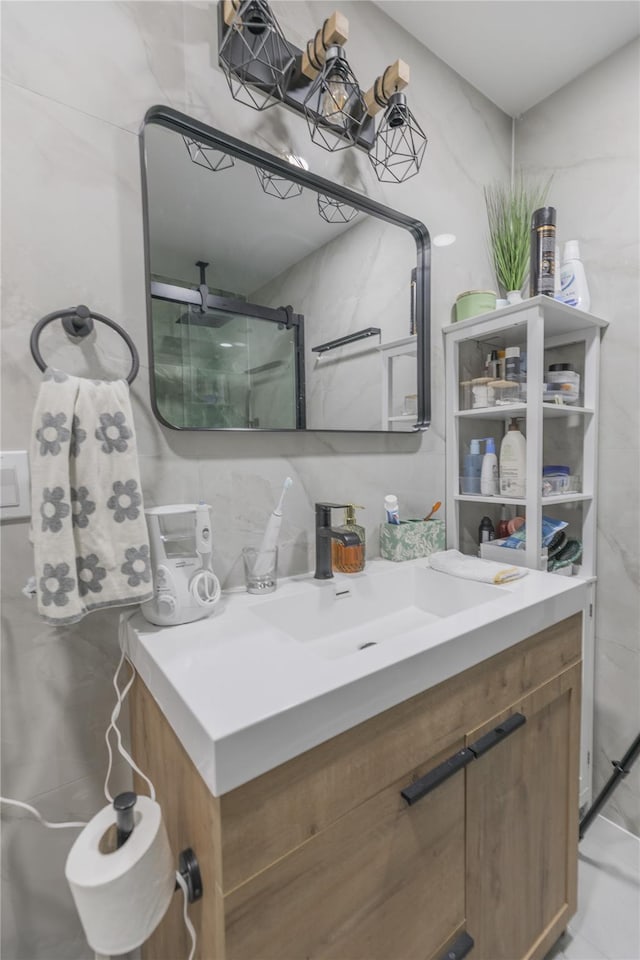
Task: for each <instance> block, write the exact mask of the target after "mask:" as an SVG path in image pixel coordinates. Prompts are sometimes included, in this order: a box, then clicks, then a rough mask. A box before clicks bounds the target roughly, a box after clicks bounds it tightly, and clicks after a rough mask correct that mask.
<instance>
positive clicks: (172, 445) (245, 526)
mask: <svg viewBox="0 0 640 960" xmlns="http://www.w3.org/2000/svg"><path fill="white" fill-rule="evenodd" d="M274 8H275V9H276V12H277V14H278V15H279V16H280V18H281V22H282V26H283V28H284V30H285V32H286V33H287V35H288V36H290V38H291V39H292V40H293V41H294V42H295V43H297V44H298V45H299V46H302V45H303V43H304V41H305V40H306V39H307V37H308V36H310V35H311V34H312V33H313V31H314V30H315V29H316V27H317V26H318V25H320V24H321V23H322V21H323V19H324V18H325V17H326V16H327V15H328V14H329V13H330V12H331V10H332V9H333V6H332V4H330V3H324V2H321V3H306V2H295V3H275V4H274ZM343 8H344V11H345V13H346V14H347V15H348V16H349V19H350V23H351V28H352V34H353V37H352V40H350V42H349V47H350V57H351V61H352V65H353V66H354V68H355V69H356V71H357V72H358V73H359V75H360V76H361V78H362V82H363V85H366V86H368V85H369V83H370V82H371V81H372V80H373V79H374V77H375V76H376V74H377V73H379V72H380V71H381V69H382V68H383V67H384V66H385V64H386V63H387V62H389V61H390V60H393V59H395V58H396V57H398V56H402V57H404V58H405V59H406V60H408V61H410V62H411V65H412V87H411V89H412V96H413V103H414V106H415V111H416V113H417V115H418V116H419V119H420V120H421V122H422V123H423V125H424V127H425V130H426V131H427V133H428V135H429V138H430V144H429V147H428V151H427V157H426V160H425V166H424V171H423V173H422V174H421V176H420V177H418V178H416V179H414V180H412V181H410V182H409V183H407V184H405V185H402V186H399V187H395V188H394V187H386V186H384V187H383V186H382V185H380V184H379V183H378V181H377V180H376V179H375V177H374V175H373V173H372V171H371V170H370V168H369V164H368V161H367V160H366V157H364V156H361V155H356V156H349V155H347V156H340V157H331V156H330V155H328V154H324V153H323V152H322V151H320V150H319V149H317V148H313V149H312V148H310V147H309V145H308V136H307V132H306V126H305V124H304V122H303V121H302V119H301V118H300V117H297V116H293V115H291V114H289V113H287V112H286V111H284V110H283V109H282V108H280V107H275V108H274V109H273V110H270V111H267V112H266V113H265V114H258V113H255V112H254V111H252V110H250V109H248V108H246V107H242V106H239V105H236V104H235V103H234V101H233V100H232V99H231V97H230V95H229V93H228V89H227V86H226V82H225V81H224V78H223V76H222V74H221V73H220V71H219V69H218V67H217V62H216V61H217V57H216V26H215V24H216V19H215V12H216V11H215V4H210V3H204V2H193V3H171V2H157V3H156V2H138V3H135V2H133V3H127V2H124V3H115V2H97V3H94V2H84V0H80V2H71V3H66V2H56V0H53V2H33V3H21V2H11V0H9V2H4V3H3V4H2V43H3V50H2V53H3V57H2V74H3V102H2V103H3V114H2V133H3V139H2V144H3V164H2V187H3V192H2V195H3V222H2V240H3V274H4V276H3V311H2V314H3V343H2V346H3V357H2V382H3V383H2V386H3V401H4V402H3V440H2V443H3V447H4V448H5V449H20V448H24V447H26V446H28V434H29V427H30V417H31V410H32V406H33V400H34V396H35V394H36V392H37V389H38V381H39V373H38V371H37V369H36V368H35V366H34V364H33V363H32V360H31V357H30V354H29V348H28V341H29V335H30V331H31V328H32V326H33V324H34V322H35V321H36V320H37V319H38V318H39V317H41V316H43V315H44V314H46V313H48V312H50V311H51V310H54V309H56V308H59V307H62V306H67V305H70V304H74V303H79V302H86V303H89V305H90V306H92V307H93V308H94V309H95V310H98V311H99V312H102V313H105V314H107V315H110V316H112V317H114V318H115V319H117V320H118V321H119V322H120V323H122V324H123V325H124V326H125V327H126V328H127V329H128V330H129V332H130V333H131V335H132V336H133V338H134V340H135V341H136V343H137V344H138V346H139V348H140V352H141V355H142V368H141V373H140V376H139V378H138V380H137V381H136V383H135V385H134V388H133V400H134V412H135V418H136V424H137V430H138V439H139V451H140V454H141V470H142V481H143V486H144V492H145V499H146V501H147V503H149V504H154V503H162V502H165V503H166V502H172V501H191V500H194V499H196V498H199V497H204V498H206V499H207V500H208V501H209V502H210V503H212V504H213V511H214V524H215V527H214V529H215V554H214V562H215V565H216V570H217V572H218V573H219V575H220V577H221V578H222V580H223V581H224V582H225V583H234V582H238V581H239V579H240V577H241V572H240V567H239V561H238V558H239V554H240V549H241V547H242V545H243V543H245V542H246V540H247V539H248V538H249V537H250V536H251V535H252V534H254V533H255V532H256V531H257V530H260V529H261V528H262V525H263V524H264V522H265V519H266V517H267V515H268V513H269V511H270V510H271V508H272V504H273V502H274V498H275V497H276V495H277V493H278V491H279V488H280V486H281V483H282V480H283V478H284V477H285V476H286V475H287V474H290V475H291V476H292V477H293V478H294V481H295V484H294V487H293V488H292V490H291V491H290V493H289V497H288V503H287V515H286V518H285V521H284V523H283V531H282V534H283V550H282V565H281V572H282V574H283V575H286V574H289V573H292V572H295V571H300V570H304V569H308V568H309V566H310V556H311V550H312V546H313V545H312V526H313V511H312V507H313V503H314V501H315V500H317V499H321V498H335V499H339V498H348V499H356V500H357V501H358V502H361V503H363V504H365V506H366V507H367V511H366V513H364V514H363V520H364V518H365V517H366V520H364V522H365V523H366V525H367V526H368V528H369V534H370V536H369V540H370V543H371V544H373V542H374V539H375V538H374V534H375V529H376V526H377V520H378V517H379V516H380V512H381V502H382V497H383V495H384V494H385V493H387V492H388V491H389V490H394V491H395V492H397V493H398V495H399V497H400V501H401V503H402V504H403V506H404V508H405V509H406V511H407V513H416V511H417V512H418V513H419V511H420V510H422V509H424V508H425V507H427V506H429V505H430V504H431V503H433V501H434V500H436V499H444V438H443V363H442V345H441V336H440V327H441V325H442V324H443V323H446V322H448V319H449V311H450V305H451V303H452V302H453V300H454V299H455V296H456V295H457V294H458V293H459V292H460V291H461V290H465V289H468V288H470V287H480V288H482V287H485V286H487V285H491V283H492V278H491V273H490V268H489V263H488V259H487V256H486V252H485V244H484V233H485V230H484V204H483V199H482V184H483V183H485V182H487V181H489V180H492V179H493V178H494V177H496V176H500V175H502V174H504V173H505V171H506V170H507V167H508V159H509V150H510V124H509V122H508V120H507V118H506V117H505V116H504V115H503V114H502V113H501V112H500V111H499V110H498V109H497V108H496V107H494V106H493V105H492V104H490V103H489V102H488V101H486V100H485V99H484V98H483V97H482V96H481V95H480V94H479V93H478V92H477V91H475V90H474V89H473V88H471V87H470V86H469V85H468V84H466V83H465V82H464V81H463V80H462V79H461V78H460V77H459V76H457V75H456V74H455V73H453V72H452V71H451V70H449V69H448V68H447V67H446V66H445V65H444V64H443V63H442V62H441V61H440V60H438V59H437V58H436V57H435V56H433V55H432V54H431V53H430V52H428V51H427V50H425V49H424V48H423V47H421V46H420V45H419V44H418V43H417V42H416V41H415V40H414V39H413V38H412V37H410V36H409V35H408V34H406V33H404V32H403V31H402V30H400V29H399V28H398V27H397V26H396V25H395V24H393V23H392V22H391V21H389V20H388V19H387V18H386V17H385V16H384V14H382V13H381V12H380V11H379V10H378V9H377V8H376V7H373V6H372V5H370V4H369V3H346V4H343ZM155 103H166V104H169V105H170V106H173V107H175V108H177V109H179V110H184V111H186V112H187V113H190V114H192V115H194V116H196V117H198V118H200V119H203V120H205V121H206V122H208V123H211V124H213V125H214V126H218V127H219V128H221V129H223V130H226V131H227V132H229V133H231V134H233V135H235V136H237V137H240V138H243V139H247V140H249V141H251V142H252V143H255V144H256V145H258V146H261V147H263V148H266V149H269V150H277V149H279V148H280V147H282V146H284V145H287V146H291V147H294V148H295V152H301V153H304V155H305V156H306V157H307V158H308V159H309V161H310V163H311V167H312V169H313V170H315V171H316V172H318V173H321V174H323V175H328V176H332V177H335V178H339V179H340V180H341V181H342V182H344V183H346V184H347V185H349V186H352V187H355V188H356V189H359V190H362V191H365V192H367V193H369V194H370V195H371V196H374V197H375V198H376V199H378V200H381V201H382V202H384V203H387V204H389V205H391V206H395V207H397V208H398V209H401V210H403V211H405V212H407V213H410V214H412V215H413V216H416V217H418V218H420V219H422V220H423V221H424V222H425V223H426V224H427V226H428V227H429V229H430V230H431V232H432V234H436V233H440V232H444V231H447V232H452V233H455V234H457V236H458V242H457V244H456V245H455V246H454V247H450V248H447V249H446V250H436V251H434V256H433V295H432V307H433V316H434V323H433V327H434V330H433V352H434V365H433V369H434V385H433V395H434V419H433V428H432V429H431V430H430V431H429V432H428V433H426V434H424V435H423V436H421V437H405V438H401V437H400V438H399V437H392V436H389V437H382V438H380V437H367V436H358V437H354V436H340V435H330V434H323V435H318V436H294V437H291V436H278V435H272V436H256V437H253V436H251V437H248V436H239V435H232V436H227V435H217V434H212V435H210V436H208V435H204V436H203V435H202V434H197V435H190V434H181V433H176V432H172V431H167V430H164V429H163V428H161V427H160V426H159V425H158V423H157V422H156V421H155V420H154V418H153V416H152V414H151V411H150V407H149V391H148V370H147V367H146V347H145V344H146V331H145V323H146V318H145V289H144V271H143V250H142V212H141V193H140V173H139V159H138V140H137V132H138V129H139V126H140V123H141V120H142V118H143V116H144V113H145V111H146V110H147V109H148V108H149V107H150V106H152V105H153V104H155ZM42 352H43V355H44V356H45V357H46V358H47V359H48V360H50V361H51V362H52V363H54V364H55V363H57V364H59V365H61V366H64V367H65V368H67V369H69V370H71V371H73V372H77V373H85V372H89V371H91V372H92V373H94V375H95V374H96V373H98V374H99V373H104V374H105V375H111V376H113V375H114V374H118V375H119V374H120V373H121V371H122V369H123V364H125V363H126V353H124V354H123V353H122V351H121V350H120V347H119V345H118V343H117V341H116V340H115V339H110V335H109V334H108V333H105V332H104V331H100V332H99V334H98V337H97V340H96V337H95V336H94V337H93V338H92V342H91V343H90V344H89V345H87V346H85V348H83V350H82V351H81V350H79V349H78V348H77V347H67V346H65V345H64V344H63V343H62V339H61V338H60V336H59V335H56V334H55V333H54V332H47V334H46V335H45V336H43V340H42ZM27 535H28V525H27V524H25V523H18V524H14V525H12V526H11V527H6V528H4V530H3V544H2V546H3V551H4V561H5V562H4V564H3V584H2V591H3V610H2V614H3V621H4V622H3V647H2V658H3V660H2V667H3V670H2V676H3V684H4V688H3V694H4V695H3V700H2V703H3V744H2V760H3V766H4V769H3V792H5V793H7V794H9V795H12V796H16V797H20V798H22V799H25V800H27V801H28V800H31V801H34V802H36V803H38V804H39V805H40V806H41V807H42V809H43V811H44V812H45V814H46V815H47V816H49V817H50V818H52V819H64V818H67V817H73V818H83V817H84V818H88V817H90V816H91V815H92V814H93V813H94V812H95V811H96V810H97V809H98V808H99V807H100V805H101V804H102V803H103V798H102V792H101V779H102V776H103V773H104V768H105V761H106V755H105V750H104V747H103V745H102V742H101V736H102V731H103V729H104V727H105V726H106V722H107V718H108V715H109V712H110V710H111V706H112V688H111V674H112V672H113V669H114V667H115V663H116V661H117V655H116V654H117V641H116V615H115V614H108V613H107V614H93V615H92V616H91V618H89V619H88V620H86V621H84V622H82V623H80V624H79V625H77V626H76V627H74V628H73V629H71V630H62V629H54V628H50V627H47V628H45V627H43V625H42V624H41V623H40V622H39V620H38V618H37V617H36V615H35V613H34V611H33V607H32V606H30V605H29V603H28V601H26V600H25V599H24V598H23V597H22V595H21V593H20V590H21V587H22V585H23V584H24V582H25V580H26V577H27V576H28V574H29V573H30V572H31V550H30V547H29V544H28V541H27ZM116 781H117V782H119V783H122V782H126V775H125V773H124V771H122V769H121V768H118V770H117V771H116ZM70 843H71V836H70V835H67V834H66V832H63V831H60V832H58V833H54V834H51V835H50V834H48V833H45V832H44V831H43V829H42V828H41V827H39V826H38V825H36V824H34V823H13V822H12V823H11V824H10V826H8V827H7V828H6V829H4V830H3V846H4V853H3V856H4V864H3V874H2V876H3V925H2V926H3V931H2V937H3V942H2V955H3V957H6V958H7V960H15V958H21V960H37V958H46V960H52V958H55V957H65V958H66V960H72V958H75V957H78V958H80V957H85V956H86V949H87V948H86V944H85V943H84V939H83V937H82V932H81V929H80V927H79V923H78V921H77V918H76V916H75V911H74V909H73V906H72V903H71V899H70V896H69V894H68V892H67V889H66V885H65V883H64V879H63V865H64V859H65V855H66V851H67V850H68V847H69V845H70Z"/></svg>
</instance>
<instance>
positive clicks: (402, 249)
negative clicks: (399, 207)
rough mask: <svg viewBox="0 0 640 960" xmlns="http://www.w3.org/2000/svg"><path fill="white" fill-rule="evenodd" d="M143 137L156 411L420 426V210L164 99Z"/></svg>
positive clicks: (423, 371)
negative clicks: (226, 130)
mask: <svg viewBox="0 0 640 960" xmlns="http://www.w3.org/2000/svg"><path fill="white" fill-rule="evenodd" d="M141 149H142V173H143V192H144V220H145V245H146V264H147V276H148V331H149V352H150V369H151V378H150V379H151V395H152V396H151V399H152V406H153V410H154V413H155V414H156V416H157V417H158V419H159V420H160V421H161V422H162V423H164V424H165V425H166V426H169V427H172V428H174V429H178V430H229V429H231V430H256V429H258V430H350V431H367V432H370V431H375V432H378V431H384V432H388V431H393V432H414V431H416V430H423V429H425V428H426V427H427V426H428V425H429V416H430V409H429V407H430V403H429V399H430V398H429V237H428V233H427V230H426V228H425V227H424V225H423V224H422V223H420V221H417V220H413V219H412V218H410V217H407V216H405V215H404V214H401V213H397V212H396V211H394V210H391V209H389V208H387V207H383V206H381V205H380V204H377V203H376V202H375V201H373V200H370V199H369V198H368V197H364V196H360V195H359V194H356V193H354V192H352V191H349V190H347V189H345V188H343V187H341V186H339V185H338V184H334V183H331V182H330V181H327V180H324V179H323V178H321V177H318V176H316V175H314V174H311V173H309V172H308V171H307V170H306V169H304V168H303V167H301V166H299V165H298V164H297V163H296V162H287V160H284V159H280V158H277V157H273V156H271V155H270V154H267V153H264V152H263V151H261V150H258V149H257V148H255V147H252V146H250V145H248V144H244V143H242V142H241V141H238V140H235V139H234V138H232V137H229V136H227V135H226V134H223V133H221V132H220V131H217V130H214V129H213V128H211V127H207V126H205V125H204V124H201V123H199V122H198V121H196V120H193V119H191V118H189V117H186V116H184V115H183V114H180V113H177V112H176V111H174V110H171V109H170V108H168V107H154V108H152V110H150V111H149V113H148V114H147V117H146V119H145V124H144V128H143V133H142V136H141ZM294 159H295V158H294Z"/></svg>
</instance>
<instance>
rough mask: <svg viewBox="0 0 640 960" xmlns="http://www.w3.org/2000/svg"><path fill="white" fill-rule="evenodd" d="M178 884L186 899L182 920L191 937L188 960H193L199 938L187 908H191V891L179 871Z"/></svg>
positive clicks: (177, 871)
mask: <svg viewBox="0 0 640 960" xmlns="http://www.w3.org/2000/svg"><path fill="white" fill-rule="evenodd" d="M176 883H177V884H178V886H179V887H180V889H181V890H182V895H183V898H184V900H183V904H182V918H183V920H184V925H185V927H186V928H187V933H188V934H189V936H190V937H191V950H190V952H189V956H188V958H187V960H193V958H194V956H195V952H196V943H197V937H196V931H195V929H194V926H193V924H192V923H191V920H190V919H189V914H188V913H187V907H188V906H189V891H188V890H187V883H186V881H185V879H184V877H183V876H182V874H181V873H180V871H179V870H176Z"/></svg>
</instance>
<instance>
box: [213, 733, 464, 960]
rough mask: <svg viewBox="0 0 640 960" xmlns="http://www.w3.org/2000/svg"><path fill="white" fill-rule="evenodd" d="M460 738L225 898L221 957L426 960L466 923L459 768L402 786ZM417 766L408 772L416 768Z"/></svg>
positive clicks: (246, 959)
mask: <svg viewBox="0 0 640 960" xmlns="http://www.w3.org/2000/svg"><path fill="white" fill-rule="evenodd" d="M462 746H463V743H462V740H460V741H458V742H457V743H453V744H452V745H451V749H450V750H448V751H447V752H446V753H444V754H441V755H439V756H437V757H434V758H433V760H432V761H431V762H430V763H429V764H425V765H424V766H421V767H420V769H419V770H416V771H413V772H410V773H409V774H407V776H406V777H403V778H402V780H400V781H396V782H395V783H393V784H391V785H390V786H389V787H386V788H385V789H384V790H382V791H381V792H380V793H378V794H376V795H375V796H373V797H371V798H370V799H369V800H367V801H366V802H365V803H362V804H360V805H358V806H356V807H355V808H354V809H352V810H351V811H349V813H347V814H345V815H344V816H343V817H341V818H340V819H339V820H337V821H335V822H334V823H332V824H331V825H329V826H328V827H326V828H325V829H324V830H322V831H320V833H318V834H317V835H316V836H314V837H312V838H311V839H310V840H308V841H307V842H306V843H304V844H302V845H301V846H299V847H297V848H296V849H295V850H293V851H292V852H291V853H289V854H288V855H286V856H284V857H282V858H281V859H280V860H278V861H277V862H276V863H274V864H272V865H271V866H270V867H268V868H267V869H266V870H263V871H261V872H260V873H258V874H257V875H256V876H254V877H252V878H251V879H250V880H248V881H247V882H246V883H243V884H242V885H241V886H239V887H237V888H236V889H235V890H232V891H230V892H229V894H227V896H225V898H224V899H225V920H226V946H227V953H226V956H227V960H256V958H257V957H259V958H260V960H283V958H286V960H309V958H314V960H319V958H323V960H328V958H336V960H345V958H348V960H390V958H391V957H394V958H402V960H425V958H427V957H431V956H433V955H438V953H439V949H440V948H441V947H442V945H443V944H445V943H446V942H447V941H448V940H449V939H450V938H451V936H452V935H453V934H455V933H456V932H457V931H458V930H459V929H461V927H462V924H463V921H464V772H463V770H462V769H457V770H456V772H455V773H453V774H452V775H451V776H449V777H448V778H447V779H445V780H443V781H442V782H439V783H438V784H437V785H436V786H435V787H434V789H432V790H431V791H429V792H428V793H427V794H426V795H425V796H423V797H422V798H420V799H416V800H415V802H412V803H408V802H407V800H406V799H405V798H404V797H403V796H402V790H403V789H404V788H406V787H408V786H409V785H410V784H412V782H413V781H414V780H415V779H416V778H418V777H422V776H423V775H425V774H426V773H427V772H429V771H430V770H431V768H432V767H434V766H438V765H439V764H440V763H441V762H442V761H444V760H446V759H447V758H448V756H450V755H451V754H452V753H453V752H455V751H456V750H459V749H460V748H461V747H462ZM412 773H413V775H412Z"/></svg>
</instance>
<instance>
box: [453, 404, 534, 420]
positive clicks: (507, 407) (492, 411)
mask: <svg viewBox="0 0 640 960" xmlns="http://www.w3.org/2000/svg"><path fill="white" fill-rule="evenodd" d="M526 412H527V405H526V403H505V404H504V406H500V407H474V408H473V409H472V410H459V411H458V412H457V413H456V417H460V419H464V420H508V419H509V418H510V417H523V416H525V415H526Z"/></svg>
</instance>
